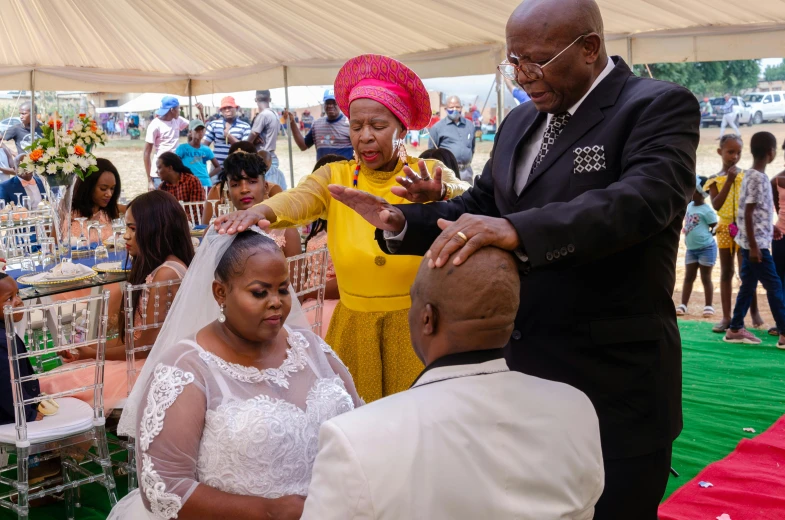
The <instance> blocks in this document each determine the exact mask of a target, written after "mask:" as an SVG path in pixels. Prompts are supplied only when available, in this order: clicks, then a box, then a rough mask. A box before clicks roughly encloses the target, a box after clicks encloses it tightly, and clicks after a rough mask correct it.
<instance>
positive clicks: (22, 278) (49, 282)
mask: <svg viewBox="0 0 785 520" xmlns="http://www.w3.org/2000/svg"><path fill="white" fill-rule="evenodd" d="M96 274H98V273H90V274H84V275H81V276H76V277H74V278H67V279H65V280H46V281H43V280H42V281H40V282H32V281H27V279H28V278H30V277H31V276H35V275H32V274H26V275H23V276H20V277H19V278H17V279H16V281H17V282H19V283H21V284H24V285H30V286H32V287H44V286H47V285H60V284H64V283H73V282H81V281H82V280H87V279H89V278H92V277H94V276H96Z"/></svg>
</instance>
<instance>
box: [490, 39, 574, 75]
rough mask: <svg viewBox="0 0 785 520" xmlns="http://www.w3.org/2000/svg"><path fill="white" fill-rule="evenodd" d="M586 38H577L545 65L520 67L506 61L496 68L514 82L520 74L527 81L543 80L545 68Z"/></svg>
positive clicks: (530, 64) (520, 64)
mask: <svg viewBox="0 0 785 520" xmlns="http://www.w3.org/2000/svg"><path fill="white" fill-rule="evenodd" d="M586 36H588V34H582V35H580V36H578V37H577V38H575V41H573V42H572V43H571V44H569V45H568V46H567V47H565V48H564V50H562V51H561V52H560V53H559V54H557V55H556V56H554V57H553V58H551V59H549V60H548V61H547V62H546V63H545V64H544V65H540V64H539V63H530V62H527V63H519V64H518V65H515V64H513V63H510V62H509V61H508V60H504V61H503V62H501V63H500V64H499V66H498V67H496V68H497V69H498V70H499V72H500V73H501V75H502V76H504V77H505V78H507V79H510V80H512V81H517V80H518V74H523V75H524V76H526V78H527V79H530V80H533V81H535V80H538V79H542V78H543V77H544V76H545V74H544V73H543V71H542V69H544V68H545V67H547V66H548V65H550V64H551V63H553V62H554V61H556V58H558V57H559V56H561V55H562V54H564V53H565V52H567V49H569V48H570V47H572V46H573V45H575V44H576V43H578V42H579V41H580V40H581V39H582V38H585V37H586Z"/></svg>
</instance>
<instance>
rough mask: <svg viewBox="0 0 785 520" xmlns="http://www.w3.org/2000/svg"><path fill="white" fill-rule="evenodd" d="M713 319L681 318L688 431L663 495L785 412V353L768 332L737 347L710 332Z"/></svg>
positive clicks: (677, 449) (675, 451) (675, 447)
mask: <svg viewBox="0 0 785 520" xmlns="http://www.w3.org/2000/svg"><path fill="white" fill-rule="evenodd" d="M711 327H712V325H711V324H710V323H701V322H695V321H680V322H679V329H680V330H681V339H682V350H683V360H682V366H683V370H684V383H683V388H684V393H683V401H684V404H683V408H684V430H683V431H682V432H681V435H680V436H679V438H678V439H677V440H676V442H675V444H674V445H673V464H672V465H673V468H674V469H676V471H678V472H679V473H680V475H681V476H680V477H679V478H674V477H673V476H671V477H670V480H669V481H668V488H667V491H666V493H665V496H666V497H668V496H669V495H670V494H671V493H673V492H674V491H675V490H676V489H678V488H680V487H681V486H683V485H684V484H686V483H687V482H688V481H689V480H690V479H692V478H693V477H695V476H696V475H697V474H698V472H700V470H702V469H703V468H704V467H706V466H707V465H708V464H710V463H712V462H715V461H717V460H720V459H722V458H723V457H725V456H726V455H728V454H729V453H730V452H731V451H733V449H734V448H735V447H736V444H738V442H739V441H740V440H741V439H742V438H745V437H746V438H749V437H753V436H754V435H755V434H753V433H747V432H745V431H743V429H744V428H755V431H756V432H757V433H761V432H763V431H765V430H766V429H768V428H769V426H771V425H772V424H773V423H774V421H776V420H777V419H779V418H780V417H781V416H782V415H783V414H785V351H781V350H778V349H777V348H776V343H777V339H776V338H775V337H773V336H768V335H767V334H766V332H765V331H760V332H759V331H754V332H755V333H756V335H758V337H760V338H761V339H763V343H762V344H761V345H758V346H750V345H735V344H729V343H725V342H723V341H722V335H721V334H714V333H712V332H711Z"/></svg>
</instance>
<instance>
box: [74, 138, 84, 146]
mask: <svg viewBox="0 0 785 520" xmlns="http://www.w3.org/2000/svg"><path fill="white" fill-rule="evenodd" d="M76 144H77V145H79V146H81V147H82V148H84V145H85V142H84V139H78V140H77V141H76Z"/></svg>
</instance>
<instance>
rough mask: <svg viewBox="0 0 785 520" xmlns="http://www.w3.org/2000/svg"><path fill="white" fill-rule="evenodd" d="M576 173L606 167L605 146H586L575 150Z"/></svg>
mask: <svg viewBox="0 0 785 520" xmlns="http://www.w3.org/2000/svg"><path fill="white" fill-rule="evenodd" d="M573 154H574V155H575V159H574V160H573V165H574V169H573V171H574V173H590V172H599V171H602V170H604V169H605V147H604V146H602V145H594V146H586V147H584V148H580V147H579V148H576V149H575V150H573Z"/></svg>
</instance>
